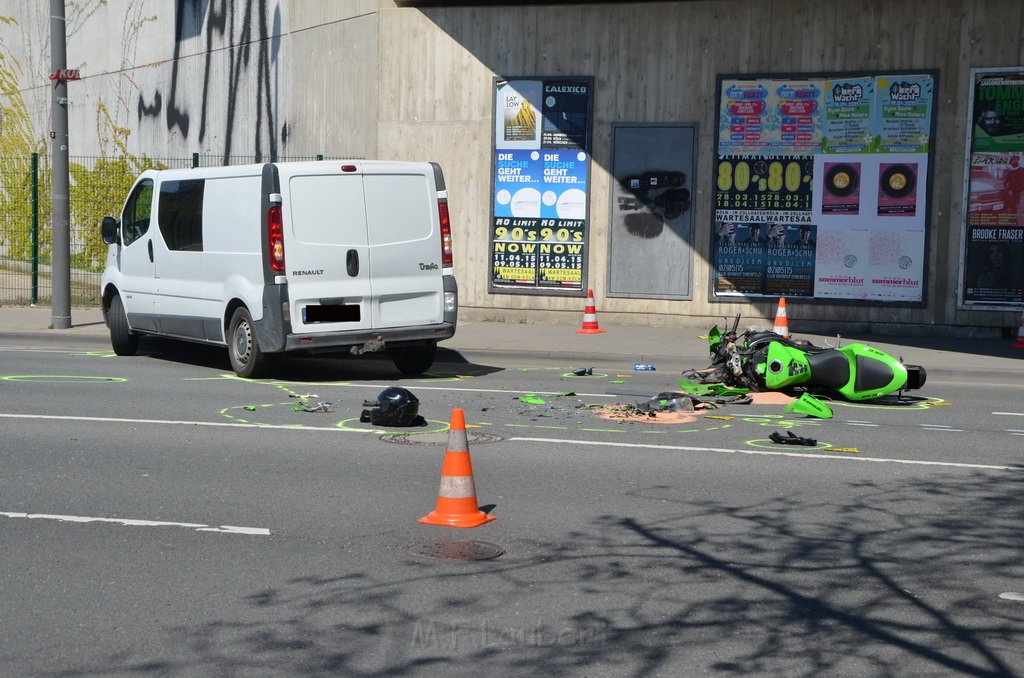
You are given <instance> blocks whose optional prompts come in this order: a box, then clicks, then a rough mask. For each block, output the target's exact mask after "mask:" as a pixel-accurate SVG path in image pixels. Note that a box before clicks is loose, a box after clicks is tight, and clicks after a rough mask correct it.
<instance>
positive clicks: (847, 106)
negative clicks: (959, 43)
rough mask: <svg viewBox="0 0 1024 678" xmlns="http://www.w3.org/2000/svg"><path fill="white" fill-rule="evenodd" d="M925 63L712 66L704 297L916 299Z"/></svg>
mask: <svg viewBox="0 0 1024 678" xmlns="http://www.w3.org/2000/svg"><path fill="white" fill-rule="evenodd" d="M934 92H935V75H934V74H933V73H928V72H925V73H906V74H902V73H897V74H880V73H878V74H871V73H868V74H856V75H850V76H845V75H841V74H837V75H824V76H820V77H806V76H790V77H786V76H781V77H773V78H756V77H755V78H752V77H749V76H722V77H720V78H719V101H718V130H717V140H716V150H717V158H716V160H715V184H714V191H715V209H714V215H713V221H712V242H713V245H712V262H713V266H712V281H711V290H712V296H713V297H728V296H745V297H757V296H772V297H774V296H780V295H785V296H793V297H806V298H817V299H851V300H860V301H867V302H899V303H908V302H909V303H923V302H924V289H925V283H924V262H925V260H926V240H927V238H926V237H925V236H926V230H925V225H926V223H927V215H926V211H927V206H928V201H927V185H928V177H929V163H930V160H931V143H932V130H933V124H934V122H933V120H934V105H933V104H934V101H933V97H934Z"/></svg>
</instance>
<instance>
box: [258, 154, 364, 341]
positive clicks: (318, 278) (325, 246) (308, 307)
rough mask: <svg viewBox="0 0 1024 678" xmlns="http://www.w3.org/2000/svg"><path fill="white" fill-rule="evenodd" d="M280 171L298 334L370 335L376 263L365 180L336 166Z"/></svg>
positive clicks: (286, 253) (293, 318) (293, 317)
mask: <svg viewBox="0 0 1024 678" xmlns="http://www.w3.org/2000/svg"><path fill="white" fill-rule="evenodd" d="M278 168H279V169H280V171H281V174H280V177H281V189H282V192H283V196H282V212H283V213H284V214H285V220H286V223H285V226H284V227H285V248H284V258H285V270H286V275H287V277H288V297H289V301H290V311H291V312H290V316H291V326H292V332H293V333H295V334H297V335H302V334H312V333H317V332H341V331H348V330H368V329H369V328H370V323H371V314H370V305H369V302H370V298H371V289H370V266H371V262H370V256H369V244H368V241H367V225H366V210H365V207H364V201H363V177H362V175H361V174H359V173H358V172H355V171H346V172H342V171H341V167H340V166H339V165H335V164H332V163H317V164H316V165H315V166H313V165H306V164H305V163H303V164H302V165H297V166H291V167H288V166H287V165H278ZM286 168H287V169H286ZM313 168H315V170H314V171H312V172H311V171H310V170H311V169H313Z"/></svg>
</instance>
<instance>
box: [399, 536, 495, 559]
mask: <svg viewBox="0 0 1024 678" xmlns="http://www.w3.org/2000/svg"><path fill="white" fill-rule="evenodd" d="M406 551H408V552H409V553H411V554H412V555H414V556H425V557H427V558H434V559H435V560H490V559H492V558H497V557H498V556H500V555H501V554H503V553H504V552H505V549H503V548H501V547H500V546H498V545H497V544H489V543H487V542H485V541H474V540H472V539H470V540H465V541H453V540H441V541H424V542H420V543H418V544H413V545H412V546H409V547H407V548H406Z"/></svg>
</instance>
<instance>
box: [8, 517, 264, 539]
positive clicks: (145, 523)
mask: <svg viewBox="0 0 1024 678" xmlns="http://www.w3.org/2000/svg"><path fill="white" fill-rule="evenodd" d="M0 516H4V517H5V518H28V519H29V520H57V521H60V522H62V523H114V524H116V525H124V526H126V527H188V528H191V529H193V530H195V531H196V532H224V533H226V534H256V535H264V536H266V535H269V534H270V530H268V529H266V528H265V527H238V526H235V525H220V526H219V527H213V526H211V525H207V524H205V523H178V522H172V521H167V520H138V519H134V518H95V517H92V516H63V515H57V514H50V513H18V512H10V511H0Z"/></svg>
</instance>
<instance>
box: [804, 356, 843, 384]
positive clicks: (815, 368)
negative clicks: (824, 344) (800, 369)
mask: <svg viewBox="0 0 1024 678" xmlns="http://www.w3.org/2000/svg"><path fill="white" fill-rule="evenodd" d="M807 364H808V365H810V367H811V381H812V382H813V383H815V384H818V385H821V386H824V387H826V388H833V389H838V388H841V387H843V386H845V385H846V382H848V381H850V361H849V360H848V359H847V357H846V354H845V353H842V352H840V351H836V350H827V351H821V352H820V353H808V354H807Z"/></svg>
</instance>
